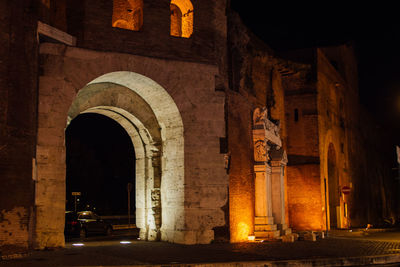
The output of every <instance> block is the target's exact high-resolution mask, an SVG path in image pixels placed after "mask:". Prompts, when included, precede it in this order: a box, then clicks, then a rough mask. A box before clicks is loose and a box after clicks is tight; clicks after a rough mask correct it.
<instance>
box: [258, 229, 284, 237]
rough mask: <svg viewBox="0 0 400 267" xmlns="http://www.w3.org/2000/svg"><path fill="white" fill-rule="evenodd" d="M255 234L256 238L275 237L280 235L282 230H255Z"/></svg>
mask: <svg viewBox="0 0 400 267" xmlns="http://www.w3.org/2000/svg"><path fill="white" fill-rule="evenodd" d="M254 235H255V237H256V239H259V238H265V239H274V238H277V237H279V236H280V231H279V230H276V231H254Z"/></svg>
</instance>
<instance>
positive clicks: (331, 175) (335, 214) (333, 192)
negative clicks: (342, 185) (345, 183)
mask: <svg viewBox="0 0 400 267" xmlns="http://www.w3.org/2000/svg"><path fill="white" fill-rule="evenodd" d="M328 188H329V225H330V229H335V228H338V227H340V221H339V220H340V191H339V177H338V171H337V166H336V151H335V147H334V146H333V144H332V143H330V144H329V147H328Z"/></svg>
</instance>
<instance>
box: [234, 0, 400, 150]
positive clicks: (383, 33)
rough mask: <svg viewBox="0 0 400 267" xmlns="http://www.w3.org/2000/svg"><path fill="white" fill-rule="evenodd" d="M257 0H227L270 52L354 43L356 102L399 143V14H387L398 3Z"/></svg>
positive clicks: (392, 11) (396, 9)
mask: <svg viewBox="0 0 400 267" xmlns="http://www.w3.org/2000/svg"><path fill="white" fill-rule="evenodd" d="M260 3H262V2H261V1H254V0H253V1H240V0H232V8H233V9H234V10H236V11H237V12H238V13H239V14H240V16H241V17H242V19H243V21H244V23H245V24H246V25H247V26H248V27H249V28H250V29H251V30H252V31H253V32H254V33H255V34H256V35H257V36H258V37H260V38H261V39H262V40H264V41H265V42H266V43H267V44H268V45H269V46H270V47H272V48H273V49H274V50H275V51H278V52H279V51H285V50H290V49H297V48H306V47H315V46H329V45H335V44H343V43H346V42H350V41H352V42H353V43H354V44H355V49H356V54H357V59H358V63H359V66H358V67H359V69H358V71H359V92H360V102H361V103H362V104H363V105H364V106H365V107H366V108H367V109H368V110H369V111H370V112H371V113H372V114H373V115H374V116H375V118H376V120H377V121H378V122H379V123H380V124H381V125H382V126H384V127H386V128H387V129H389V130H391V131H393V133H395V134H394V135H395V136H396V137H395V140H396V142H397V143H399V144H400V123H399V122H400V67H399V66H400V19H399V15H398V14H393V13H394V12H397V11H398V8H396V7H395V6H394V4H386V5H385V6H383V5H382V4H377V3H373V4H371V5H370V6H369V5H368V4H366V2H365V1H364V2H362V4H361V2H360V4H359V5H358V6H351V5H350V4H349V3H347V4H346V5H344V4H342V5H341V4H340V2H324V1H323V2H321V6H318V5H307V4H304V2H301V4H300V2H299V3H298V4H297V6H296V5H293V4H292V3H290V5H289V2H284V3H282V4H279V3H273V4H272V3H271V2H267V6H266V7H261V6H260ZM387 3H389V2H387ZM257 4H258V5H257Z"/></svg>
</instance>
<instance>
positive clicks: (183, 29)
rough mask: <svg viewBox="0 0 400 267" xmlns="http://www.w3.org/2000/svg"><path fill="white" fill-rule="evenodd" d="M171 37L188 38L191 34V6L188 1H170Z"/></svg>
mask: <svg viewBox="0 0 400 267" xmlns="http://www.w3.org/2000/svg"><path fill="white" fill-rule="evenodd" d="M170 9H171V35H172V36H177V37H185V38H189V37H190V36H191V35H192V33H193V5H192V2H191V1H190V0H172V1H171V5H170Z"/></svg>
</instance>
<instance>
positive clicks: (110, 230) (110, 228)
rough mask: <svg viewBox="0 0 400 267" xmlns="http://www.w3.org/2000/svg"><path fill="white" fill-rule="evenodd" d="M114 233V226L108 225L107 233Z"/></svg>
mask: <svg viewBox="0 0 400 267" xmlns="http://www.w3.org/2000/svg"><path fill="white" fill-rule="evenodd" d="M112 233H113V229H112V227H111V226H108V227H107V229H106V235H108V236H110V235H112Z"/></svg>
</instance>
